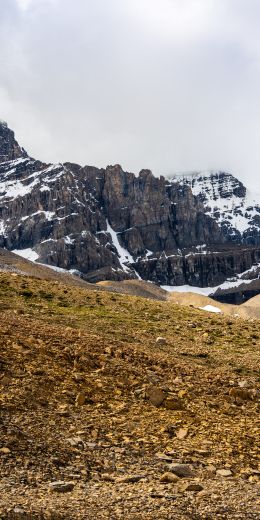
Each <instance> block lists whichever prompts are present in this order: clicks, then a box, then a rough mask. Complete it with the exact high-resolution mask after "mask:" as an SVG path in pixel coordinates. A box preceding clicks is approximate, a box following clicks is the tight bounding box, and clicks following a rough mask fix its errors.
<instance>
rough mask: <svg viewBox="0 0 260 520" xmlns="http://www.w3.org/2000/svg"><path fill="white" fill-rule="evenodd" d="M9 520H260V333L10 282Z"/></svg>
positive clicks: (4, 409)
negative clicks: (259, 462) (96, 519)
mask: <svg viewBox="0 0 260 520" xmlns="http://www.w3.org/2000/svg"><path fill="white" fill-rule="evenodd" d="M0 289H1V299H0V308H1V329H0V385H1V398H0V413H1V429H0V458H1V463H0V468H1V469H0V471H1V483H0V518H1V519H13V518H15V519H20V518H21V519H45V518H48V519H94V518H98V519H102V520H103V519H126V520H130V519H131V520H134V519H136V520H139V519H142V520H149V519H150V520H152V519H155V518H156V519H173V518H174V519H177V520H178V519H194V520H196V519H208V520H211V519H215V518H220V519H247V520H248V519H258V518H259V513H260V504H259V499H260V494H259V484H258V483H259V475H260V471H259V466H258V455H259V444H258V441H259V437H258V435H259V370H258V368H259V344H260V327H259V322H258V321H256V322H250V321H242V320H240V319H239V318H230V317H224V316H219V315H213V314H212V315H211V314H209V315H205V313H203V311H199V310H196V309H190V308H185V307H178V306H177V305H174V304H172V303H170V302H164V301H162V302H159V301H152V300H147V299H144V298H138V297H134V296H132V297H130V296H126V295H122V294H116V293H114V294H113V293H108V292H102V291H98V290H88V289H85V288H83V287H82V288H81V287H72V286H67V285H64V284H62V283H58V282H56V283H55V282H54V281H53V280H52V281H44V280H36V279H33V278H29V277H23V276H19V275H17V273H1V274H0Z"/></svg>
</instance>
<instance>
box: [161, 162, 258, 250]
mask: <svg viewBox="0 0 260 520" xmlns="http://www.w3.org/2000/svg"><path fill="white" fill-rule="evenodd" d="M171 182H177V183H179V184H181V185H182V186H189V187H190V188H191V190H192V193H193V195H195V196H196V197H198V198H199V199H200V201H201V202H202V204H203V205H204V208H205V213H206V214H207V215H209V216H211V217H212V218H214V220H215V221H216V222H217V223H218V224H219V226H220V227H221V229H222V232H223V234H224V235H225V237H226V238H227V239H228V240H231V241H232V242H235V243H237V244H241V243H242V244H250V245H259V243H260V195H258V196H257V195H253V194H252V193H251V192H250V191H249V190H248V189H247V188H246V187H245V186H244V185H243V184H242V182H241V181H239V180H238V179H236V178H235V177H234V176H233V175H231V174H230V173H227V172H222V171H209V172H191V173H189V174H179V175H175V176H174V177H173V178H172V179H171Z"/></svg>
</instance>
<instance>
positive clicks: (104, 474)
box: [101, 473, 115, 482]
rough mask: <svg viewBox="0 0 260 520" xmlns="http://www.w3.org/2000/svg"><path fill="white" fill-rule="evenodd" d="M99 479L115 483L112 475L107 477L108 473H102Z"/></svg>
mask: <svg viewBox="0 0 260 520" xmlns="http://www.w3.org/2000/svg"><path fill="white" fill-rule="evenodd" d="M101 479H102V480H105V481H106V482H115V477H112V475H109V474H108V473H103V475H102V476H101Z"/></svg>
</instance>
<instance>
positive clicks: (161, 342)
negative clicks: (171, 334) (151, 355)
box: [156, 336, 167, 345]
mask: <svg viewBox="0 0 260 520" xmlns="http://www.w3.org/2000/svg"><path fill="white" fill-rule="evenodd" d="M156 345H167V341H166V339H165V338H162V337H160V336H159V337H158V338H156Z"/></svg>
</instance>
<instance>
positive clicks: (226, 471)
mask: <svg viewBox="0 0 260 520" xmlns="http://www.w3.org/2000/svg"><path fill="white" fill-rule="evenodd" d="M217 475H219V476H220V477H232V472H231V471H230V469H217Z"/></svg>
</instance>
